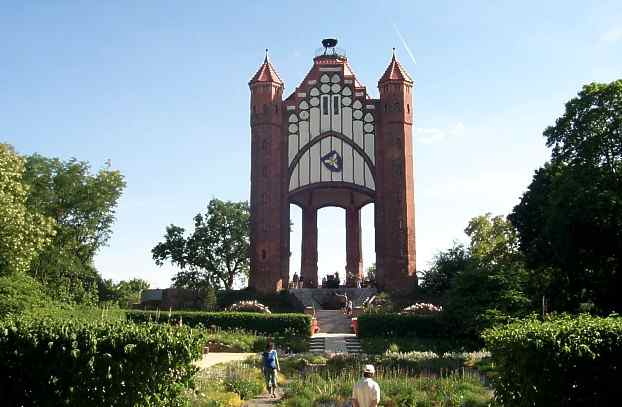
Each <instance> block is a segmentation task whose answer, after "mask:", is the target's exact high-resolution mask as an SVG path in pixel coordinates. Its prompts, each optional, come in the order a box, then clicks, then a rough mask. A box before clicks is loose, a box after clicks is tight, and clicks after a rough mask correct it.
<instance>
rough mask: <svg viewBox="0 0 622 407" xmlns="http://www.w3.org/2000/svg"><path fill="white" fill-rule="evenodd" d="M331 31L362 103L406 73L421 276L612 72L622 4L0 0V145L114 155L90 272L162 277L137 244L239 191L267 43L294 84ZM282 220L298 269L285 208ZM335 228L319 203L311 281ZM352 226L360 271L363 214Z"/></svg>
mask: <svg viewBox="0 0 622 407" xmlns="http://www.w3.org/2000/svg"><path fill="white" fill-rule="evenodd" d="M398 31H399V32H400V33H401V35H402V37H403V39H404V40H405V41H406V43H407V44H408V46H409V48H410V49H411V50H412V54H413V56H414V58H415V59H416V64H415V62H414V61H413V59H412V58H411V57H410V56H409V54H408V52H407V50H406V48H405V46H404V43H403V41H402V40H401V39H400V36H399V34H398ZM329 36H334V37H336V38H338V39H339V43H340V44H339V45H340V46H341V47H343V48H344V49H346V50H347V53H348V58H349V60H350V63H351V64H352V66H353V68H354V70H355V72H356V73H357V75H358V77H359V79H360V80H361V81H362V82H363V83H364V84H365V85H366V86H367V87H368V90H369V91H370V92H371V94H372V95H377V81H378V78H379V77H380V75H381V74H382V73H383V71H384V69H385V68H386V66H387V64H388V62H389V59H390V55H391V48H392V47H396V48H397V54H398V57H399V58H400V60H401V62H402V63H403V64H404V66H405V67H406V68H407V70H408V71H409V72H410V73H411V75H412V76H413V77H414V79H415V82H416V85H415V126H416V131H415V172H416V180H415V189H416V206H417V213H416V223H417V250H418V258H417V263H418V268H419V269H420V270H421V269H424V268H426V267H427V265H428V264H429V261H430V260H431V259H432V257H433V255H434V253H436V252H437V251H438V250H442V249H445V248H447V247H448V246H449V245H450V244H451V242H452V241H453V240H456V239H457V240H461V239H463V238H464V235H463V232H462V231H463V229H464V227H465V226H466V223H467V222H468V220H469V219H470V218H471V217H473V216H476V215H478V214H482V213H485V212H492V213H494V214H506V213H508V212H509V211H510V210H511V208H512V207H513V206H514V205H515V204H516V203H517V202H518V199H519V197H520V195H521V193H522V192H523V191H524V190H525V188H526V186H527V185H528V184H529V182H530V180H531V177H532V174H533V171H534V170H535V169H536V168H537V167H538V166H540V165H542V164H543V162H544V161H545V160H546V159H547V157H548V155H549V152H548V150H547V149H546V147H545V146H544V139H543V137H542V135H541V134H542V130H543V129H544V128H545V127H546V126H548V125H550V124H553V122H554V119H555V118H556V117H558V116H559V114H560V113H561V112H562V109H563V104H564V103H565V101H567V100H568V99H569V98H571V97H572V96H574V95H575V94H576V92H577V91H578V90H579V89H580V87H581V86H582V85H583V84H585V83H588V82H592V81H603V82H605V81H607V82H608V81H612V80H614V79H617V78H620V77H621V75H620V74H621V71H622V2H620V1H609V2H607V1H598V2H589V1H545V2H543V1H520V2H517V1H513V2H492V1H482V2H475V1H472V2H458V1H455V2H445V1H435V2H416V1H392V2H381V1H375V2H370V1H356V2H354V1H352V2H346V1H343V2H342V1H326V2H323V1H318V2H299V1H297V2H293V1H292V2H278V3H277V2H267V1H262V2H250V1H248V2H237V1H225V2H208V1H197V2H191V1H183V2H179V1H168V2H161V1H135V2H125V1H109V2H96V1H67V2H62V1H53V2H35V1H31V2H28V1H12V2H11V1H3V2H2V3H1V4H0V52H1V54H0V55H1V56H0V141H2V142H8V143H10V144H12V145H14V146H15V148H16V149H17V151H18V152H20V153H22V154H31V153H34V152H37V153H40V154H43V155H46V156H57V157H61V158H65V159H66V158H70V157H77V158H78V159H80V160H86V161H89V162H91V164H92V165H93V167H94V169H97V168H100V167H101V166H103V165H104V162H105V161H106V160H107V159H110V160H111V162H112V166H113V167H114V168H115V169H119V170H120V171H121V172H122V173H123V174H124V175H125V177H126V180H127V189H126V190H125V192H124V194H123V197H122V198H121V200H120V202H119V207H118V211H117V222H116V224H115V226H114V235H113V236H112V239H111V240H110V244H109V247H107V248H105V249H103V250H102V251H101V253H100V254H99V255H98V256H97V258H96V265H97V268H98V269H99V271H100V272H101V273H102V274H103V276H104V277H106V278H113V279H115V280H120V279H127V278H131V277H142V278H145V279H147V280H149V281H150V282H151V283H152V285H153V286H159V287H164V286H167V285H168V283H169V280H170V277H171V276H172V275H173V274H174V269H173V268H172V267H163V268H158V267H156V266H155V264H154V263H153V261H152V260H151V255H150V249H151V248H152V247H153V246H154V245H155V243H157V242H158V241H159V240H160V239H161V237H162V235H163V233H164V229H165V226H166V225H168V224H170V223H175V224H178V225H182V226H189V225H190V223H191V218H192V216H193V215H194V214H196V213H197V212H199V211H201V210H203V208H204V207H205V205H206V204H207V202H208V201H209V199H210V198H212V197H218V198H221V199H228V200H244V199H248V196H249V177H250V167H249V163H250V145H249V143H250V137H249V125H248V123H249V119H248V117H249V114H248V105H249V91H248V85H247V82H248V80H249V78H250V77H251V76H252V74H253V73H254V72H255V71H256V69H257V68H258V66H259V65H260V63H261V61H262V59H263V56H264V48H269V49H270V54H271V58H272V61H273V63H274V65H275V67H276V68H277V70H278V72H279V74H280V76H281V77H282V78H283V80H284V81H285V87H286V93H287V94H289V93H290V92H291V91H292V90H293V89H294V87H295V86H296V85H297V84H298V83H299V81H301V80H302V78H303V77H304V75H305V74H306V72H307V71H308V69H309V68H310V66H311V63H312V57H313V53H314V51H315V49H316V48H318V47H319V46H320V40H321V39H322V38H325V37H329ZM292 220H293V222H294V231H293V233H292V251H293V256H292V267H291V272H292V274H293V272H294V271H297V270H298V268H299V253H300V249H299V246H300V244H299V242H300V222H299V220H300V212H299V210H297V209H296V208H294V207H292ZM344 224H345V219H344V213H343V211H342V210H340V209H333V208H329V209H323V210H321V211H320V214H319V235H320V243H319V267H320V273H321V274H325V273H329V272H334V271H335V270H339V271H340V272H343V267H344V266H345V230H344V229H345V228H344ZM363 227H364V236H363V239H364V240H363V245H364V260H365V265H366V266H368V265H369V264H371V263H372V262H373V261H374V247H373V211H372V210H371V207H366V208H365V209H364V214H363Z"/></svg>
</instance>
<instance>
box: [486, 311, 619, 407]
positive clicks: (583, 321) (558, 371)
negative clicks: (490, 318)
mask: <svg viewBox="0 0 622 407" xmlns="http://www.w3.org/2000/svg"><path fill="white" fill-rule="evenodd" d="M484 339H485V341H486V346H487V348H488V349H489V350H490V351H491V352H492V358H493V361H494V363H495V364H496V370H497V372H498V376H497V378H496V379H495V394H496V397H497V399H498V400H499V401H500V402H501V403H502V404H503V405H504V406H534V405H536V406H554V405H556V406H571V405H572V406H613V405H619V403H620V400H621V399H622V390H621V389H622V388H621V387H620V379H621V378H622V375H621V369H622V318H620V317H619V316H610V317H608V318H599V317H591V316H589V315H580V316H578V317H571V316H561V317H555V318H552V319H548V320H545V321H540V320H537V319H535V318H533V319H528V320H523V321H518V322H514V323H511V324H508V325H505V326H499V327H495V328H491V329H489V330H487V331H485V332H484Z"/></svg>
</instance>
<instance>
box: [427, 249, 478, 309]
mask: <svg viewBox="0 0 622 407" xmlns="http://www.w3.org/2000/svg"><path fill="white" fill-rule="evenodd" d="M469 260H470V255H469V252H468V250H467V248H466V247H464V245H462V244H458V243H454V245H453V246H452V247H450V248H449V249H447V250H446V251H441V252H439V253H438V254H436V255H435V256H434V260H433V261H432V267H431V268H430V269H429V270H426V271H425V272H424V273H423V282H422V284H421V290H420V291H422V292H421V294H423V295H424V296H425V297H428V298H432V299H433V300H436V301H438V302H440V303H441V304H444V303H445V302H446V301H447V293H448V291H449V288H450V287H451V285H452V283H453V282H454V280H455V278H456V276H457V275H458V274H459V273H461V272H462V271H464V270H465V269H466V267H467V265H468V263H469Z"/></svg>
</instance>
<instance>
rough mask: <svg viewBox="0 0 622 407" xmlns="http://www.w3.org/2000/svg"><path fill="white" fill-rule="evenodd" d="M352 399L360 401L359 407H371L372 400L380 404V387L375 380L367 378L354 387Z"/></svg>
mask: <svg viewBox="0 0 622 407" xmlns="http://www.w3.org/2000/svg"><path fill="white" fill-rule="evenodd" d="M352 398H353V399H355V400H356V401H358V403H359V407H369V406H371V401H372V400H376V401H377V402H380V386H378V383H376V382H375V381H374V380H373V379H371V378H369V377H366V378H364V379H362V380H361V381H359V382H358V383H356V384H355V385H354V387H353V388H352Z"/></svg>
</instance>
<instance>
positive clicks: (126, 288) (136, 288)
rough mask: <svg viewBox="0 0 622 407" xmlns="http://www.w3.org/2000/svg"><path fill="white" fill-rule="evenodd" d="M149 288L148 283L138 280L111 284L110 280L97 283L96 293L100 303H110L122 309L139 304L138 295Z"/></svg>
mask: <svg viewBox="0 0 622 407" xmlns="http://www.w3.org/2000/svg"><path fill="white" fill-rule="evenodd" d="M147 288H149V282H147V281H145V280H142V279H140V278H133V279H131V280H127V281H125V280H122V281H119V282H118V283H116V284H115V283H113V282H112V280H110V279H102V280H100V281H99V286H98V291H99V300H100V302H112V303H114V304H117V305H118V306H120V307H122V308H127V307H128V305H130V304H136V303H138V302H140V293H141V292H142V291H143V290H146V289H147Z"/></svg>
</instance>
